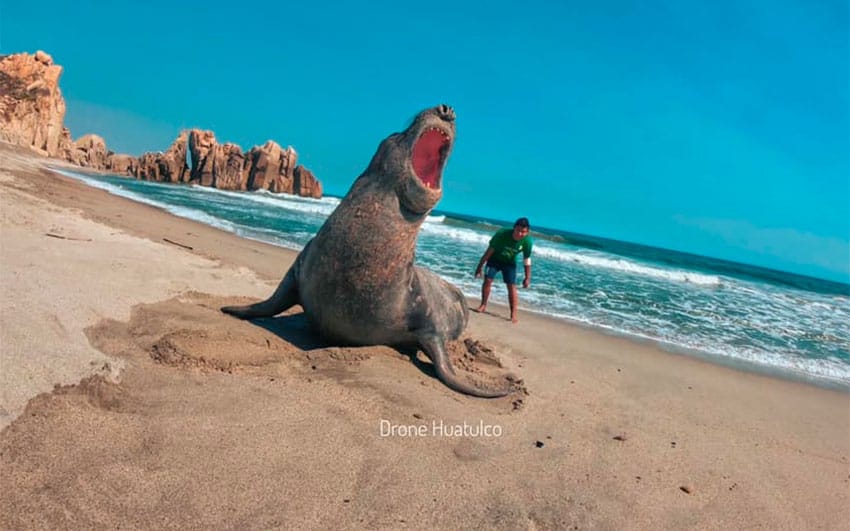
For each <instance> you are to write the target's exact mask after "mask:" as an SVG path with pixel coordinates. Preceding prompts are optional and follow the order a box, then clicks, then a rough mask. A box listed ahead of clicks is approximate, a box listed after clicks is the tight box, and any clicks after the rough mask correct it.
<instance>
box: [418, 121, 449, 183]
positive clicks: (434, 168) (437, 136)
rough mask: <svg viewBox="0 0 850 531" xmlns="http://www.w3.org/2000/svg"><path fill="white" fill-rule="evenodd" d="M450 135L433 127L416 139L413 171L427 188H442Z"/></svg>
mask: <svg viewBox="0 0 850 531" xmlns="http://www.w3.org/2000/svg"><path fill="white" fill-rule="evenodd" d="M451 144H452V142H451V140H450V139H449V135H448V134H446V133H445V132H444V131H443V130H442V129H438V128H436V127H431V128H429V129H427V130H426V131H425V132H424V133H422V134H421V135H419V138H418V139H416V144H414V145H413V154H412V156H411V159H412V162H413V171H414V173H416V176H417V177H419V180H420V181H422V184H424V185H425V186H426V187H427V188H430V189H438V188H440V177H442V172H443V164H445V162H446V157H447V155H448V153H449V148H450V147H451Z"/></svg>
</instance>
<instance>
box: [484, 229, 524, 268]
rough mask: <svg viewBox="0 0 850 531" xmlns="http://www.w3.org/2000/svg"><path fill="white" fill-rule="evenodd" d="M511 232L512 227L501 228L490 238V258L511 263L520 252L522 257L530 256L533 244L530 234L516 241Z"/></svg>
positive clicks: (502, 262)
mask: <svg viewBox="0 0 850 531" xmlns="http://www.w3.org/2000/svg"><path fill="white" fill-rule="evenodd" d="M513 232H514V231H513V229H501V230H500V231H498V232H497V233H496V234H495V235H493V237H492V238H490V247H492V248H493V255H492V256H491V257H490V259H491V260H494V261H496V262H499V263H501V264H513V263H515V262H516V257H517V255H518V254H519V253H520V252H522V256H523V257H524V258H528V257H530V256H531V247H532V246H533V244H534V242H533V241H532V240H531V236H525V237H524V238H523V239H521V240H520V241H516V240H514V236H513Z"/></svg>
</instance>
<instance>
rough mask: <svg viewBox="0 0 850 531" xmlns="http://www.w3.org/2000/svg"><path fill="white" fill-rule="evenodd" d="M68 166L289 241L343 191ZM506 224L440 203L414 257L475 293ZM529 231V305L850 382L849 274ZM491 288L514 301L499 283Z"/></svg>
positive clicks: (730, 357) (692, 350)
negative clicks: (197, 181)
mask: <svg viewBox="0 0 850 531" xmlns="http://www.w3.org/2000/svg"><path fill="white" fill-rule="evenodd" d="M61 173H63V174H65V175H68V176H71V177H74V178H77V179H80V180H83V181H84V182H86V183H88V184H90V185H92V186H96V187H99V188H103V189H106V190H108V191H110V192H111V193H114V194H117V195H121V196H125V197H129V198H131V199H134V200H137V201H141V202H145V203H149V204H153V205H156V206H160V207H162V208H164V209H166V210H168V211H170V212H172V213H174V214H176V215H178V216H182V217H186V218H190V219H194V220H197V221H200V222H202V223H206V224H209V225H212V226H215V227H218V228H221V229H224V230H227V231H230V232H233V233H235V234H238V235H240V236H244V237H248V238H252V239H257V240H262V241H265V242H269V243H273V244H276V245H280V246H283V247H288V248H291V249H301V248H302V247H303V246H304V245H305V244H306V243H307V242H308V241H309V240H310V238H312V237H313V235H314V234H315V233H316V231H317V230H318V229H319V227H320V226H321V225H322V223H323V222H324V220H325V219H326V218H327V216H328V215H329V214H330V213H331V212H332V211H333V209H334V208H335V207H336V205H337V204H338V203H339V199H338V198H334V197H325V198H322V199H318V200H317V199H308V198H301V197H296V196H288V195H278V194H269V193H267V192H250V193H245V192H226V191H221V190H216V189H213V188H205V187H200V186H185V185H172V184H160V183H152V182H145V181H136V180H132V179H126V178H121V177H93V176H89V175H85V174H75V173H69V172H64V171H63V172H61ZM507 225H509V223H507V222H499V221H496V220H488V219H480V218H474V217H469V216H464V215H458V214H452V213H439V212H435V213H434V215H432V216H430V217H429V218H428V220H427V221H426V222H425V223H424V224H423V226H422V230H421V232H420V236H419V241H418V243H417V258H416V259H417V264H418V265H421V266H425V267H428V268H430V269H432V270H433V271H435V272H437V273H438V274H440V275H441V276H442V277H444V278H445V279H447V280H448V281H450V282H452V283H453V284H455V285H457V286H458V287H459V288H461V289H462V290H463V291H464V293H466V294H467V295H469V296H473V297H478V296H479V294H480V281H479V280H477V279H475V278H474V277H473V270H474V268H475V266H476V264H477V262H478V259H479V258H480V257H481V254H482V253H483V252H484V250H485V249H486V247H487V242H488V241H489V239H490V236H491V235H492V233H493V232H494V231H495V230H496V229H497V228H499V227H501V226H507ZM533 236H534V237H535V247H534V267H533V281H532V286H531V288H529V289H527V290H521V292H520V297H521V304H522V306H523V308H526V309H530V310H532V311H535V312H539V313H542V314H547V315H550V316H553V317H556V318H561V319H565V320H569V321H573V322H578V323H583V324H586V325H589V326H592V327H595V328H598V329H602V330H604V331H607V332H610V333H614V334H622V335H626V336H631V337H636V338H642V339H646V340H651V341H655V342H658V343H659V344H661V345H662V346H663V347H665V348H667V349H668V350H673V351H678V352H683V353H688V354H692V355H698V356H702V357H705V358H707V359H710V360H714V361H718V362H722V363H727V364H732V365H735V366H739V367H742V368H747V369H754V370H758V371H766V372H772V373H778V374H781V375H786V376H794V377H801V378H804V379H807V380H811V381H814V382H815V383H821V384H826V385H837V386H840V387H843V388H850V326H848V323H850V285H847V284H841V283H836V282H829V281H824V280H819V279H814V278H809V277H802V276H799V275H793V274H788V273H783V272H779V271H772V270H766V269H761V268H757V267H753V266H746V265H742V264H735V263H731V262H725V261H720V260H715V259H711V258H707V257H701V256H695V255H689V254H683V253H677V252H673V251H667V250H663V249H656V248H651V247H645V246H640V245H636V244H630V243H627V242H618V241H612V240H605V239H601V238H594V237H591V236H586V235H580V234H573V233H568V232H563V231H558V230H550V229H535V232H534V233H533ZM520 276H521V273H520ZM491 300H492V301H493V302H497V303H503V304H506V302H507V297H506V294H505V290H504V286H503V285H502V284H501V283H497V284H494V289H493V296H492V298H491ZM520 330H521V329H520Z"/></svg>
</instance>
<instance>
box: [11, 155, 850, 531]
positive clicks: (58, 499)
mask: <svg viewBox="0 0 850 531" xmlns="http://www.w3.org/2000/svg"><path fill="white" fill-rule="evenodd" d="M47 162H49V161H47V159H42V158H39V157H37V156H34V155H31V154H29V153H28V152H25V151H23V150H19V149H16V148H12V147H10V146H6V145H0V207H2V210H0V221H1V222H2V225H0V297H2V301H0V302H2V316H0V317H2V329H0V422H2V424H0V426H2V428H3V431H2V432H0V467H1V468H0V527H2V528H4V529H36V528H39V529H40V528H118V527H120V528H132V529H150V528H197V529H200V528H239V529H269V528H291V527H294V526H309V527H321V528H392V529H396V528H419V529H423V528H433V527H451V528H461V527H463V528H467V527H485V528H490V527H501V528H511V529H515V528H531V529H553V528H559V529H563V528H578V529H585V528H603V529H622V528H641V529H654V528H668V529H671V528H675V529H679V528H684V527H691V528H700V529H729V528H746V527H757V528H766V529H806V528H826V529H834V528H839V527H841V526H842V525H845V524H846V522H847V521H850V461H848V459H850V395H848V394H847V393H845V392H841V391H835V390H829V389H823V388H818V387H814V386H809V385H806V384H803V383H798V382H791V381H786V380H781V379H775V378H771V377H768V376H765V375H759V374H753V373H747V372H741V371H735V370H733V369H730V368H727V367H722V366H718V365H713V364H709V363H706V362H704V361H701V360H699V359H695V358H690V357H687V356H683V355H677V354H671V353H668V352H664V351H662V350H661V349H659V348H656V347H655V346H653V345H651V344H647V343H640V342H632V341H629V340H627V339H624V338H620V337H613V336H607V335H604V334H600V333H597V332H594V331H592V330H587V329H584V328H580V327H575V326H571V325H569V324H566V323H563V322H560V321H556V320H552V319H547V318H543V317H540V316H537V315H534V314H529V313H523V314H522V315H521V322H520V323H519V324H518V325H516V326H512V325H510V323H509V322H508V321H507V320H506V317H507V311H506V310H505V309H504V308H499V307H496V306H492V307H491V309H490V313H487V314H476V313H472V314H471V321H470V326H469V328H468V330H467V333H466V338H467V339H469V340H470V341H477V342H478V343H470V345H469V346H466V345H464V344H463V343H462V342H461V343H458V344H456V345H454V349H453V351H454V353H455V355H456V357H455V364H456V366H457V367H458V369H459V372H461V373H462V374H464V375H467V376H469V377H472V378H488V377H491V378H501V377H503V376H504V374H507V373H512V374H514V375H516V376H517V377H518V378H521V379H522V381H523V384H524V386H525V389H527V394H526V393H523V392H520V391H518V392H516V393H514V394H512V395H511V396H509V397H506V398H502V399H496V400H484V399H475V398H470V397H466V396H462V395H459V394H457V393H454V392H452V391H451V390H449V389H447V388H446V387H445V386H444V385H442V384H441V383H440V382H439V381H438V380H437V379H435V378H434V376H433V373H432V372H431V371H430V369H429V367H428V364H427V362H425V361H423V360H424V358H421V357H420V358H416V359H412V358H411V355H410V353H402V352H398V351H396V350H394V349H391V348H388V347H360V348H349V347H341V346H339V345H333V344H328V343H326V342H324V341H323V340H322V338H320V337H316V336H315V335H314V334H312V332H311V331H310V330H309V328H308V327H307V325H306V322H305V320H304V318H303V316H302V315H301V314H300V309H299V308H297V307H296V308H295V309H293V310H292V311H290V312H288V313H287V315H284V316H280V317H277V318H273V319H264V320H258V321H255V322H253V323H252V322H243V321H239V320H236V319H233V318H230V317H228V316H226V315H223V314H221V313H220V312H219V311H218V308H219V306H221V305H222V304H229V303H235V302H238V301H247V300H252V299H258V298H262V297H265V296H267V295H268V294H269V293H271V291H272V290H273V289H274V287H275V286H276V285H277V282H278V281H279V280H280V278H281V277H282V275H283V274H284V273H285V271H286V269H287V268H288V266H289V264H290V263H291V262H292V260H293V258H294V256H295V255H294V253H292V252H290V251H287V250H284V249H280V248H277V247H274V246H270V245H265V244H262V243H258V242H253V241H249V240H245V239H241V238H238V237H235V236H233V235H230V234H227V233H224V232H222V231H218V230H216V229H213V228H210V227H206V226H203V225H201V224H198V223H195V222H192V221H188V220H184V219H180V218H177V217H174V216H172V215H170V214H167V213H165V212H162V211H160V210H158V209H156V208H153V207H149V206H146V205H142V204H138V203H134V202H132V201H129V200H125V199H123V198H119V197H115V196H111V195H109V194H108V193H106V192H104V191H101V190H97V189H93V188H89V187H87V186H85V185H83V184H81V183H79V182H77V181H74V180H73V179H69V178H65V177H62V176H60V175H56V174H53V173H50V172H48V171H46V170H44V169H43V168H42V166H43V165H44V164H45V163H47ZM469 303H470V306H472V307H475V306H477V304H476V303H477V301H475V300H470V301H469ZM476 346H480V347H483V348H484V349H485V350H484V351H483V352H482V351H479V350H478V349H476V348H470V347H476ZM487 349H490V350H491V351H492V352H488V351H487ZM464 426H465V427H464ZM455 429H459V430H460V431H461V432H462V431H463V430H464V429H465V430H467V431H466V436H463V435H461V436H453V435H449V434H451V433H452V432H453V431H454V430H455ZM476 429H477V430H478V431H477V432H476V431H475V430H476ZM496 431H498V435H496ZM388 432H389V433H390V435H387V433H388ZM841 522H844V523H845V524H841Z"/></svg>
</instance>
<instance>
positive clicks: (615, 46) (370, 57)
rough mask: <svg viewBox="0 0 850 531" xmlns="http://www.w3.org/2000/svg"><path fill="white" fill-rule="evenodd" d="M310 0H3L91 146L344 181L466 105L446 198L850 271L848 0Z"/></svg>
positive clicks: (687, 245)
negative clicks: (216, 149) (208, 136)
mask: <svg viewBox="0 0 850 531" xmlns="http://www.w3.org/2000/svg"><path fill="white" fill-rule="evenodd" d="M305 4H308V2H298V3H292V4H290V3H287V2H280V3H279V2H269V3H266V2H256V3H243V4H238V5H236V4H233V3H221V4H217V3H215V2H204V3H199V4H192V5H190V3H182V2H167V3H166V2H159V1H150V2H146V3H144V5H142V3H125V2H110V3H107V2H103V3H94V2H84V1H78V2H53V1H43V2H14V3H13V2H4V3H3V4H2V5H0V53H15V52H21V51H28V52H34V51H36V50H38V49H43V50H45V51H47V52H48V53H50V54H52V55H53V57H54V60H55V61H56V62H57V63H59V64H61V65H62V66H63V67H64V68H65V72H64V74H63V77H62V80H61V87H62V90H63V93H64V95H65V98H66V101H67V103H68V114H67V116H66V125H68V126H69V127H70V128H71V132H72V134H73V136H74V137H75V138H76V137H78V136H80V135H82V134H84V133H88V132H96V133H98V134H101V135H102V136H103V137H104V138H106V140H107V143H108V145H109V147H110V148H111V149H113V150H115V151H119V152H127V153H131V154H136V155H137V154H139V153H140V152H143V151H153V150H161V149H165V148H166V147H167V146H168V145H169V144H170V143H171V141H172V140H173V139H174V138H175V137H176V136H177V133H178V132H179V130H180V129H182V128H186V127H202V128H207V129H212V130H214V131H215V132H216V136H217V138H218V139H219V140H220V141H232V142H236V143H238V144H240V145H241V146H242V148H243V149H247V148H249V147H251V146H253V145H255V144H261V143H263V142H265V141H266V140H267V139H274V140H275V141H277V142H279V143H280V144H282V145H292V146H293V147H295V149H296V150H297V151H298V153H299V160H300V162H301V163H303V164H304V165H305V166H307V167H309V168H310V169H312V170H313V171H314V172H315V173H316V175H317V176H318V177H319V179H320V180H321V181H322V183H323V184H324V186H325V189H326V191H327V192H329V193H332V194H336V195H341V194H343V193H345V191H347V189H348V187H349V185H350V184H351V183H352V182H353V180H354V178H355V177H356V176H357V175H359V173H360V172H361V171H362V170H363V169H364V168H365V166H366V164H367V163H368V161H369V159H370V158H371V156H372V154H373V153H374V151H375V148H376V147H377V145H378V143H379V142H380V140H381V139H383V138H384V137H385V136H387V135H388V134H389V133H391V132H395V131H398V130H401V129H403V128H404V127H405V126H406V125H407V123H408V122H409V120H410V118H411V117H413V116H414V115H415V114H416V113H417V112H418V111H419V110H421V109H422V108H425V107H429V106H432V105H435V104H438V103H442V102H445V103H448V104H450V105H452V106H454V107H455V109H456V110H457V113H458V138H457V143H456V145H455V149H454V152H453V154H452V158H451V159H450V161H449V164H448V167H447V169H446V172H445V175H444V188H445V195H444V199H443V201H442V203H441V204H440V205H439V207H438V208H440V209H442V210H448V211H454V212H461V213H466V214H472V215H481V216H487V217H494V218H498V219H515V218H516V217H519V216H521V215H525V216H528V217H529V218H530V219H531V221H532V224H534V225H539V226H547V227H553V228H558V229H563V230H568V231H574V232H581V233H586V234H591V235H595V236H603V237H609V238H615V239H621V240H627V241H632V242H637V243H643V244H650V245H656V246H661V247H667V248H672V249H676V250H681V251H687V252H692V253H697V254H704V255H708V256H713V257H718V258H725V259H730V260H736V261H742V262H746V263H751V264H756V265H761V266H766V267H772V268H777V269H782V270H788V271H793V272H797V273H802V274H809V275H814V276H819V277H823V278H829V279H833V280H840V281H844V282H850V13H848V3H847V2H846V1H825V2H808V1H802V0H801V1H790V0H777V1H751V2H725V1H719V2H708V1H706V2H685V1H669V2H595V3H590V2H563V1H561V2H536V1H527V2H523V3H519V4H518V3H515V2H501V1H491V2H475V3H472V2H468V3H467V2H459V1H454V2H441V1H434V2H429V3H427V4H421V3H410V2H398V1H394V2H384V1H373V2H350V3H345V2H335V3H313V2H309V4H310V5H309V6H308V5H305ZM590 4H592V5H590Z"/></svg>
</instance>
